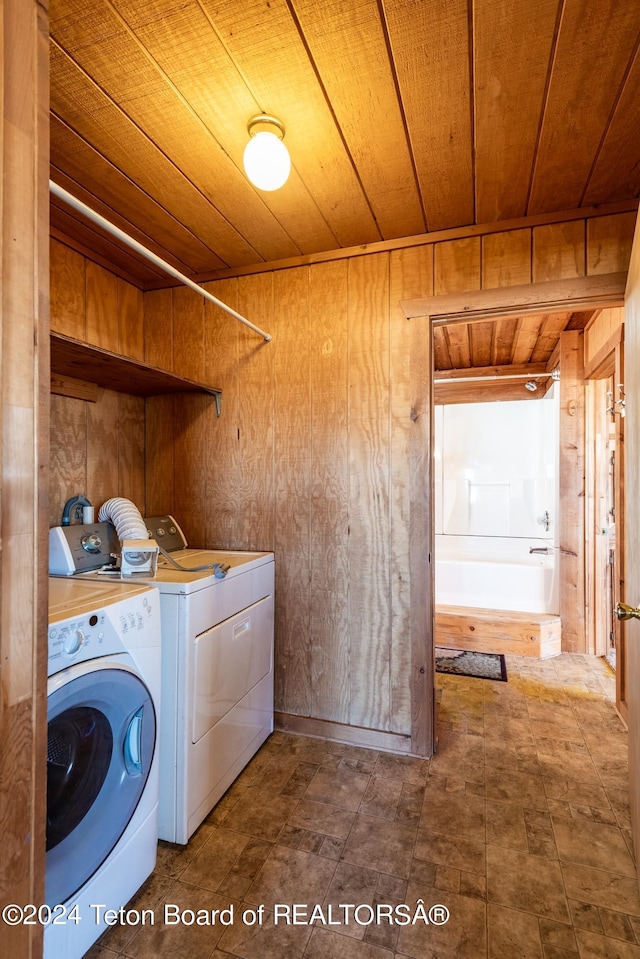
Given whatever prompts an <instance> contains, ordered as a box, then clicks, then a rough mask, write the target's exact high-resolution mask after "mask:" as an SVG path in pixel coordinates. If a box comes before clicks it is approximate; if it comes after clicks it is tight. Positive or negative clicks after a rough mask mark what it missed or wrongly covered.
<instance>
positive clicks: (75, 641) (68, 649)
mask: <svg viewBox="0 0 640 959" xmlns="http://www.w3.org/2000/svg"><path fill="white" fill-rule="evenodd" d="M83 642H84V635H83V633H82V630H80V629H70V630H69V632H68V633H67V634H66V635H65V637H64V651H65V653H66V654H67V655H68V656H73V655H74V654H75V653H77V652H78V650H79V649H80V647H81V646H82V644H83Z"/></svg>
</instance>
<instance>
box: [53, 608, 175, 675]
mask: <svg viewBox="0 0 640 959" xmlns="http://www.w3.org/2000/svg"><path fill="white" fill-rule="evenodd" d="M159 607H160V603H159V601H158V591H157V590H155V589H149V590H145V591H144V593H142V594H141V595H136V596H131V597H127V598H126V599H122V600H119V601H117V602H114V603H111V604H109V605H105V606H104V607H102V608H97V609H94V610H91V611H90V612H80V613H76V614H73V615H71V616H69V617H68V618H67V619H60V620H58V621H56V622H52V623H50V624H49V631H48V644H49V646H48V653H49V655H48V661H49V670H48V674H49V676H51V675H53V673H56V672H58V671H59V670H61V669H66V667H67V666H71V665H72V664H73V663H81V662H85V661H86V660H89V659H95V658H97V657H99V656H110V655H114V654H116V653H122V652H125V651H126V650H128V649H131V648H132V647H135V646H148V645H152V644H153V641H152V640H151V639H150V636H149V633H150V631H151V630H154V631H155V630H159Z"/></svg>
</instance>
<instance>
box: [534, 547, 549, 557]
mask: <svg viewBox="0 0 640 959" xmlns="http://www.w3.org/2000/svg"><path fill="white" fill-rule="evenodd" d="M529 552H530V553H544V554H545V555H548V553H549V547H548V546H530V547H529Z"/></svg>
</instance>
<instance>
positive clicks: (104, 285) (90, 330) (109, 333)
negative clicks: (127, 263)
mask: <svg viewBox="0 0 640 959" xmlns="http://www.w3.org/2000/svg"><path fill="white" fill-rule="evenodd" d="M85 270H86V283H87V306H86V310H87V332H86V337H85V339H86V341H87V343H92V344H93V345H94V346H101V347H103V348H104V349H106V350H111V351H112V352H113V353H118V352H119V351H120V341H119V335H120V332H119V329H118V280H117V277H115V276H114V274H113V273H109V271H108V270H104V269H103V268H102V267H101V266H98V265H97V264H96V263H92V262H91V260H87V263H86V267H85Z"/></svg>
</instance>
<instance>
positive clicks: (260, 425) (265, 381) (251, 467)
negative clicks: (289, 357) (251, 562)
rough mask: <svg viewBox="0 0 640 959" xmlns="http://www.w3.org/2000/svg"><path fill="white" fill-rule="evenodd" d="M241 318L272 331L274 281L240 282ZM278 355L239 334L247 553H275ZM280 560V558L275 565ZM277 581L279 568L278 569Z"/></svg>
mask: <svg viewBox="0 0 640 959" xmlns="http://www.w3.org/2000/svg"><path fill="white" fill-rule="evenodd" d="M238 308H239V312H240V313H241V314H242V315H243V316H246V317H250V318H251V321H252V322H253V323H255V324H256V325H257V326H259V327H260V328H261V329H263V330H266V332H267V333H268V332H270V330H271V327H272V326H273V316H274V302H273V276H272V274H271V273H266V274H260V275H257V276H247V277H242V278H241V279H240V280H239V281H238ZM273 364H274V350H273V349H272V348H271V343H267V342H265V341H264V340H263V339H262V338H261V337H260V336H258V335H257V334H256V333H254V332H253V331H252V330H249V329H248V328H247V327H245V326H240V329H239V373H240V394H239V396H240V403H239V415H238V429H239V441H238V442H239V452H240V459H241V462H242V475H241V477H240V485H239V488H238V495H237V506H238V539H239V545H240V546H241V548H244V549H273V542H274V523H275V513H274V491H273V483H274V475H273V474H274V468H275V467H274V450H273V443H274V415H275V408H274V382H273V375H274V374H273ZM277 562H278V557H277V556H276V563H277ZM276 576H277V566H276Z"/></svg>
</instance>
